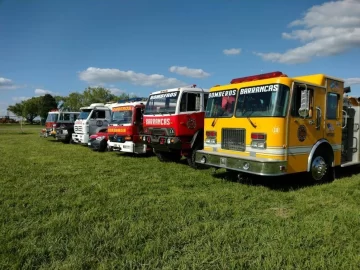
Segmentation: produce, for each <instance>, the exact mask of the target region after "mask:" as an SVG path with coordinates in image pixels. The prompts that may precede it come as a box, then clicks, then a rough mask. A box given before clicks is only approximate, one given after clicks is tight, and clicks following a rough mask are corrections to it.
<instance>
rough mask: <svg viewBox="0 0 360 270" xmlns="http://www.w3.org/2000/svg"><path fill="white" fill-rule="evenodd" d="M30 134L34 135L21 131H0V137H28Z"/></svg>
mask: <svg viewBox="0 0 360 270" xmlns="http://www.w3.org/2000/svg"><path fill="white" fill-rule="evenodd" d="M30 134H34V133H33V132H26V131H25V132H21V131H17V132H15V131H12V132H8V131H6V130H5V132H1V131H0V136H1V135H30Z"/></svg>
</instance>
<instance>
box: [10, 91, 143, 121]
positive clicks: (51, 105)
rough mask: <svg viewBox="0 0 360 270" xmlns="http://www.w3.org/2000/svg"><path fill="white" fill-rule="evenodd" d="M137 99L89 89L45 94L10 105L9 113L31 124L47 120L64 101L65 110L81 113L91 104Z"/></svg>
mask: <svg viewBox="0 0 360 270" xmlns="http://www.w3.org/2000/svg"><path fill="white" fill-rule="evenodd" d="M132 97H136V95H128V94H125V93H122V94H121V95H119V96H117V95H114V94H112V93H111V91H110V90H108V89H106V88H103V87H87V88H86V89H85V90H84V92H83V93H78V92H72V93H70V94H69V95H68V96H52V95H50V94H45V95H44V96H40V97H32V98H30V99H27V100H24V101H21V102H18V103H16V104H15V105H10V106H9V107H8V111H10V112H12V113H13V114H15V115H16V116H18V117H24V118H25V119H26V121H28V122H29V123H31V124H32V123H33V121H34V119H35V118H36V117H38V116H39V117H40V118H41V120H43V119H46V117H47V114H48V112H49V111H50V110H53V109H56V108H57V105H58V102H59V101H63V102H64V104H63V110H66V111H75V112H76V111H79V110H80V108H81V107H85V106H89V105H90V104H91V103H107V102H116V101H118V100H120V99H127V98H132Z"/></svg>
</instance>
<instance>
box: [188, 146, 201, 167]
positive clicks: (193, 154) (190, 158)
mask: <svg viewBox="0 0 360 270" xmlns="http://www.w3.org/2000/svg"><path fill="white" fill-rule="evenodd" d="M201 149H202V147H201V145H200V144H199V143H198V144H196V145H195V146H194V148H193V149H192V150H191V152H190V154H189V155H188V156H187V157H186V161H187V163H188V165H189V166H190V167H192V168H193V169H200V168H202V167H204V166H201V164H199V163H196V162H195V157H196V151H197V150H201Z"/></svg>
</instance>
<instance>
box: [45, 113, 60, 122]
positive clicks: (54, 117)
mask: <svg viewBox="0 0 360 270" xmlns="http://www.w3.org/2000/svg"><path fill="white" fill-rule="evenodd" d="M58 116H59V114H57V113H49V114H48V116H47V118H46V122H56V121H57V119H58Z"/></svg>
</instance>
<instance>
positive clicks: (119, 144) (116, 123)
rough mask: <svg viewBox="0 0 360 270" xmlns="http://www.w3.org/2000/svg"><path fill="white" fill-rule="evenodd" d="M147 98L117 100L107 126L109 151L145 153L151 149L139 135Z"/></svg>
mask: <svg viewBox="0 0 360 270" xmlns="http://www.w3.org/2000/svg"><path fill="white" fill-rule="evenodd" d="M146 100H147V98H142V97H138V98H129V99H127V100H119V101H118V103H117V104H116V106H114V107H113V108H112V113H111V122H110V124H109V126H108V143H107V144H108V149H109V150H110V151H119V152H127V153H134V154H146V153H148V152H149V151H151V148H149V147H147V145H146V144H144V143H143V142H142V141H141V140H140V137H139V134H140V132H141V131H142V129H143V111H144V108H145V104H144V103H145V102H146Z"/></svg>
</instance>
